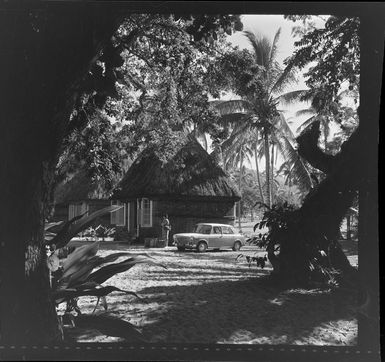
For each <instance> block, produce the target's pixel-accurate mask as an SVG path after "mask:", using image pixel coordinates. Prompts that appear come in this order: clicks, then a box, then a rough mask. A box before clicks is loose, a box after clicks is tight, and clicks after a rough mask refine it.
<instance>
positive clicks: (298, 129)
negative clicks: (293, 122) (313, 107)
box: [297, 116, 317, 133]
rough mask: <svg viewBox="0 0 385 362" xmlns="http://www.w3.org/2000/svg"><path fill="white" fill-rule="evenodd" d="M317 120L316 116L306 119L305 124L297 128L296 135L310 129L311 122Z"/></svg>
mask: <svg viewBox="0 0 385 362" xmlns="http://www.w3.org/2000/svg"><path fill="white" fill-rule="evenodd" d="M316 120H317V117H316V116H313V117H310V118H308V119H307V120H306V121H305V122H303V123H302V124H301V125H300V126H299V127H298V128H297V133H302V132H303V131H304V130H305V129H306V128H308V127H310V125H311V124H313V122H315V121H316Z"/></svg>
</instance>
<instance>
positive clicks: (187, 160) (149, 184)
mask: <svg viewBox="0 0 385 362" xmlns="http://www.w3.org/2000/svg"><path fill="white" fill-rule="evenodd" d="M139 197H157V198H165V197H167V198H170V197H171V198H184V197H189V198H206V199H208V198H209V199H213V198H214V199H227V200H233V201H237V200H239V199H240V194H239V192H238V190H237V188H236V187H235V186H234V184H233V183H232V181H231V180H230V178H229V176H228V175H227V174H226V173H225V172H224V171H223V170H222V168H221V167H220V166H219V165H218V164H217V163H216V162H215V159H214V158H213V157H212V156H210V155H209V154H208V153H207V152H206V151H205V150H204V149H203V147H202V146H201V145H200V144H199V143H198V142H197V141H196V140H195V139H192V138H191V137H190V138H189V140H188V141H187V142H186V143H185V145H184V146H181V147H180V149H179V150H178V151H177V152H176V153H175V156H174V157H173V158H172V159H171V160H169V161H168V162H167V163H164V164H163V163H162V162H161V161H160V160H159V158H158V157H156V156H155V154H154V152H153V151H151V150H145V151H144V152H143V153H142V154H141V155H140V156H139V157H138V158H137V160H136V161H135V162H134V163H133V164H132V166H131V167H130V169H129V170H128V172H127V173H126V175H125V176H124V177H123V179H122V181H121V182H120V183H119V184H118V186H117V187H116V189H115V190H114V192H113V195H112V198H113V199H120V200H128V199H133V198H139Z"/></svg>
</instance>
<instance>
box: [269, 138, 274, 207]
mask: <svg viewBox="0 0 385 362" xmlns="http://www.w3.org/2000/svg"><path fill="white" fill-rule="evenodd" d="M270 171H271V176H270V190H271V204H274V144H273V143H272V144H271V170H270Z"/></svg>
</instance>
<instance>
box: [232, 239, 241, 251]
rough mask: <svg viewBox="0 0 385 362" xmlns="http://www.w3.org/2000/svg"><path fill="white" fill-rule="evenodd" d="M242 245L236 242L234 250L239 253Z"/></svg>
mask: <svg viewBox="0 0 385 362" xmlns="http://www.w3.org/2000/svg"><path fill="white" fill-rule="evenodd" d="M241 246H242V245H241V243H240V242H239V241H236V242H235V243H234V245H233V250H234V251H238V250H239V249H240V248H241Z"/></svg>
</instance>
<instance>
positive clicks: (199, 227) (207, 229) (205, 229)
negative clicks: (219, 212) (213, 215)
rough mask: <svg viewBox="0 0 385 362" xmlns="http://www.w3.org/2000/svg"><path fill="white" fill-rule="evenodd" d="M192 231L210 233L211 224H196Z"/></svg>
mask: <svg viewBox="0 0 385 362" xmlns="http://www.w3.org/2000/svg"><path fill="white" fill-rule="evenodd" d="M194 233H197V234H210V233H211V225H199V224H198V225H196V226H195V229H194Z"/></svg>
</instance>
